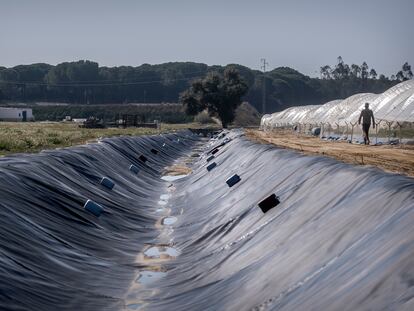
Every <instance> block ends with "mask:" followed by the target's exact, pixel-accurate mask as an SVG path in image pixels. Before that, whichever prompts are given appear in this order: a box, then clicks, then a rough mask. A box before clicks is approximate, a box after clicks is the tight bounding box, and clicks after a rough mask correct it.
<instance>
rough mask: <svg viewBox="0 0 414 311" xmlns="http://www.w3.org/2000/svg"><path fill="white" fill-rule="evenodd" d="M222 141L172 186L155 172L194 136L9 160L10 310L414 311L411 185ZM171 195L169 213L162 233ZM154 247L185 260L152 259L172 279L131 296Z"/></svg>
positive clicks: (3, 272)
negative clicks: (87, 206) (144, 256)
mask: <svg viewBox="0 0 414 311" xmlns="http://www.w3.org/2000/svg"><path fill="white" fill-rule="evenodd" d="M225 136H226V138H227V139H226V141H224V139H225V138H224V136H221V138H217V139H213V140H211V141H210V142H209V143H206V144H205V145H204V146H203V147H202V150H197V153H198V154H201V156H200V158H198V159H197V160H196V162H195V163H194V164H193V165H192V169H193V171H192V173H191V174H190V175H188V176H187V177H184V178H182V179H179V180H176V181H172V182H169V181H164V180H162V179H160V172H161V170H162V168H164V167H165V166H167V165H170V164H172V163H173V161H174V160H176V159H178V158H179V157H182V156H190V154H191V152H193V151H194V149H195V148H196V147H195V145H196V144H198V142H199V139H198V138H197V137H195V136H190V135H189V134H188V133H187V132H184V133H178V134H174V135H165V136H155V137H154V136H153V137H142V138H117V139H108V140H104V141H102V142H101V143H99V144H93V145H87V146H84V147H79V148H70V149H64V150H58V151H50V152H43V153H41V154H38V155H18V156H15V157H8V158H3V159H1V160H0V195H1V199H0V213H1V215H0V216H1V217H0V222H1V223H0V234H1V248H0V251H1V257H0V258H1V262H0V278H1V283H0V309H2V310H3V309H4V310H141V309H145V310H413V309H414V299H413V297H414V256H413V255H414V226H413V223H414V183H413V179H412V178H409V177H404V176H399V175H395V174H387V173H384V172H382V171H379V170H377V169H374V168H366V167H355V166H352V165H348V164H343V163H340V162H337V161H335V160H332V159H329V158H325V157H310V156H304V155H301V154H299V153H296V152H291V151H288V150H282V149H278V148H275V147H273V146H270V145H258V144H255V143H253V142H250V141H248V140H247V139H245V138H244V137H243V135H242V132H240V131H231V132H227V134H226V135H225ZM217 146H220V149H219V151H218V152H217V153H216V154H215V158H214V160H215V163H217V167H215V168H214V170H211V171H207V169H206V167H207V166H208V165H209V164H210V163H208V162H207V159H208V157H209V156H210V154H209V152H210V151H211V150H214V149H215V148H216V147H217ZM197 148H199V147H197ZM151 149H156V150H158V151H159V152H158V153H157V154H154V153H152V152H151ZM140 155H144V156H145V157H146V158H147V162H145V163H143V162H142V161H140V160H139V159H138V157H139V156H140ZM131 164H133V165H136V166H137V167H138V168H139V169H140V170H139V172H138V174H137V175H135V174H133V173H132V172H131V171H129V166H130V165H131ZM236 174H237V175H238V176H240V178H241V180H240V181H239V182H238V183H236V184H234V185H233V187H231V188H229V187H228V186H227V185H226V180H228V179H229V178H230V177H232V176H234V175H236ZM104 176H106V177H108V178H110V179H111V180H112V181H113V182H114V183H115V187H114V188H113V189H112V190H109V189H107V188H105V187H103V186H102V185H100V180H101V179H102V177H104ZM167 191H170V192H169V193H170V195H171V197H170V199H169V201H168V204H166V208H168V209H170V211H171V212H170V214H169V217H170V218H174V219H173V221H171V223H169V222H167V221H166V218H165V219H163V221H162V222H161V224H162V225H160V215H159V214H157V213H156V208H157V201H158V200H159V198H160V195H162V194H163V193H166V192H167ZM271 194H275V195H276V196H277V197H278V198H279V200H280V203H279V204H278V205H277V206H275V207H273V208H272V209H270V210H268V211H267V212H266V213H263V212H262V210H261V209H260V208H259V206H258V204H259V203H260V202H261V201H262V200H263V198H267V197H268V196H269V195H271ZM87 199H91V200H93V201H95V202H97V203H99V204H101V205H102V206H103V207H104V208H105V211H104V213H103V214H102V215H101V216H100V217H99V218H97V217H95V216H94V215H92V214H90V213H88V212H87V211H85V210H83V204H84V203H85V202H86V200H87ZM160 227H163V228H161V229H160ZM165 228H167V229H168V230H167V231H165V230H166V229H165ZM165 232H167V234H166V233H165ZM165 235H166V236H165ZM166 242H168V243H167V244H165V245H164V244H163V243H166ZM148 245H164V246H163V247H164V248H165V249H167V248H168V247H173V248H174V249H175V250H176V252H177V254H176V255H174V256H172V257H168V258H167V259H164V260H159V261H155V263H153V262H151V261H148V265H152V266H153V267H157V268H159V270H157V271H158V272H154V275H155V273H158V274H159V275H162V276H161V277H159V278H158V279H156V280H154V281H152V282H150V283H149V284H139V286H138V287H137V288H136V289H135V290H134V291H133V292H131V291H130V287H131V283H134V279H135V277H136V275H137V273H138V274H139V273H140V271H141V278H143V277H144V276H145V273H144V272H145V271H144V268H145V267H144V266H143V263H142V261H141V262H140V261H137V260H136V257H137V256H138V254H139V253H141V252H142V251H143V249H145V248H146V247H148ZM137 262H139V264H138V263H137ZM144 262H145V261H144ZM154 271H155V270H154ZM131 301H135V302H136V303H131Z"/></svg>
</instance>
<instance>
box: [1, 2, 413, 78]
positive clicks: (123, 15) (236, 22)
mask: <svg viewBox="0 0 414 311" xmlns="http://www.w3.org/2000/svg"><path fill="white" fill-rule="evenodd" d="M413 15H414V0H387V1H383V0H343V1H339V0H285V1H282V0H273V1H271V0H254V1H253V0H251V1H245V0H237V1H236V0H221V1H218V0H202V1H199V0H146V1H144V0H117V1H115V0H114V1H109V0H83V1H79V0H70V1H67V0H65V1H60V0H0V66H6V67H11V66H15V65H20V64H31V63H38V62H44V63H49V64H57V63H61V62H64V61H76V60H81V59H88V60H92V61H96V62H98V63H99V64H100V65H101V66H120V65H131V66H139V65H141V64H143V63H149V64H159V63H164V62H175V61H193V62H202V63H206V64H208V65H226V64H230V63H238V64H241V65H245V66H248V67H250V68H252V69H258V70H259V69H260V59H261V58H265V59H266V60H267V62H268V64H269V65H268V69H269V70H271V69H273V68H276V67H279V66H289V67H292V68H294V69H297V70H299V71H301V72H303V73H304V74H307V75H310V76H319V70H320V67H321V66H323V65H327V64H328V65H331V66H333V65H335V63H336V59H337V57H338V56H339V55H340V56H342V58H343V59H344V61H345V63H348V64H352V63H356V64H362V62H363V61H366V62H367V63H368V65H369V66H370V68H371V67H373V68H375V69H376V71H377V73H378V74H380V73H383V74H385V75H386V76H390V75H392V74H395V73H396V72H397V71H398V70H400V68H401V66H402V64H403V63H404V62H406V61H408V62H409V63H410V64H411V65H412V66H414V26H413V24H412V21H413V19H414V16H413Z"/></svg>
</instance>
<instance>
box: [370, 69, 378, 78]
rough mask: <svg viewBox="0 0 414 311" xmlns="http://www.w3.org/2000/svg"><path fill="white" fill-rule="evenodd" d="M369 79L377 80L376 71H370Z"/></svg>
mask: <svg viewBox="0 0 414 311" xmlns="http://www.w3.org/2000/svg"><path fill="white" fill-rule="evenodd" d="M369 77H370V78H371V79H374V80H375V79H376V78H377V72H376V71H375V69H371V70H370V71H369Z"/></svg>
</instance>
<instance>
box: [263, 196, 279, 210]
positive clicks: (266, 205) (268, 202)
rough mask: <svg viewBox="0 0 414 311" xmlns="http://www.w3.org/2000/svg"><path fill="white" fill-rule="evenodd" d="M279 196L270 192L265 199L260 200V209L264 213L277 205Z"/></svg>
mask: <svg viewBox="0 0 414 311" xmlns="http://www.w3.org/2000/svg"><path fill="white" fill-rule="evenodd" d="M279 203H280V201H279V197H277V196H276V194H274V193H273V194H271V195H270V196H268V197H267V198H266V199H264V200H263V201H262V202H260V203H259V207H260V209H261V210H262V212H263V213H266V212H267V211H268V210H270V209H272V208H274V207H275V206H277V205H279Z"/></svg>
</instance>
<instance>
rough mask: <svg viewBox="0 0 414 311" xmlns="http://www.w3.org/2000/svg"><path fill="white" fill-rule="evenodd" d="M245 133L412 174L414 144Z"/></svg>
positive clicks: (281, 132) (308, 151)
mask: <svg viewBox="0 0 414 311" xmlns="http://www.w3.org/2000/svg"><path fill="white" fill-rule="evenodd" d="M246 136H247V137H248V138H249V139H252V140H254V141H257V142H260V143H271V144H274V145H276V146H278V147H282V148H289V149H293V150H297V151H300V152H302V153H304V154H317V155H324V156H328V157H332V158H335V159H337V160H339V161H342V162H346V163H351V164H357V165H373V166H376V167H378V168H380V169H382V170H384V171H387V172H393V173H399V174H403V175H408V176H412V177H414V146H408V145H403V146H388V145H387V146H385V145H384V146H364V145H357V144H349V143H347V142H344V141H324V140H321V139H319V138H316V137H311V136H308V135H304V134H297V133H294V132H292V131H290V130H276V131H269V132H263V131H259V130H254V129H247V130H246Z"/></svg>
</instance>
